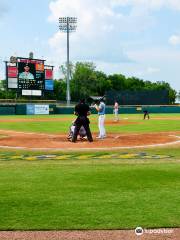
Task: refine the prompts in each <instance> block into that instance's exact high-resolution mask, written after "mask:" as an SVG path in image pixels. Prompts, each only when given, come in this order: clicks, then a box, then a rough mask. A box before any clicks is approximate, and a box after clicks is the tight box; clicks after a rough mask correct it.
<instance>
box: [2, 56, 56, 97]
mask: <svg viewBox="0 0 180 240" xmlns="http://www.w3.org/2000/svg"><path fill="white" fill-rule="evenodd" d="M44 62H45V60H41V59H30V58H21V57H17V58H16V61H14V62H13V63H12V62H6V78H7V87H8V88H9V89H17V90H20V92H21V94H22V95H25V96H42V94H43V93H44V92H45V91H53V90H54V81H53V66H49V65H45V64H44Z"/></svg>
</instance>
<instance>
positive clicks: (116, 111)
mask: <svg viewBox="0 0 180 240" xmlns="http://www.w3.org/2000/svg"><path fill="white" fill-rule="evenodd" d="M118 111H119V104H118V102H117V101H115V103H114V121H115V122H118V121H119V115H118Z"/></svg>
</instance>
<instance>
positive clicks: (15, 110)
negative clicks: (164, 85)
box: [0, 101, 180, 115]
mask: <svg viewBox="0 0 180 240" xmlns="http://www.w3.org/2000/svg"><path fill="white" fill-rule="evenodd" d="M29 105H31V106H32V107H33V106H36V107H37V106H38V107H40V106H42V107H43V106H48V108H49V114H73V113H74V106H71V107H65V106H61V105H60V104H59V103H58V104H55V103H50V102H48V101H43V102H38V103H33V102H30V103H1V104H0V115H26V114H28V110H27V109H28V107H27V106H29ZM144 110H148V111H149V113H180V105H161V106H160V105H156V106H155V105H152V106H151V105H142V106H139V105H138V106H120V107H119V113H120V114H138V113H143V111H144ZM91 112H92V113H93V114H95V113H97V111H96V110H95V108H94V107H91ZM106 113H107V114H112V113H113V106H107V107H106Z"/></svg>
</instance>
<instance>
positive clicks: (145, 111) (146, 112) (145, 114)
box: [143, 109, 150, 120]
mask: <svg viewBox="0 0 180 240" xmlns="http://www.w3.org/2000/svg"><path fill="white" fill-rule="evenodd" d="M143 113H144V120H145V119H146V116H147V118H148V119H150V117H149V112H148V110H147V109H145V110H143Z"/></svg>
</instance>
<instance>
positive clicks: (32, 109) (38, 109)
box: [26, 104, 49, 115]
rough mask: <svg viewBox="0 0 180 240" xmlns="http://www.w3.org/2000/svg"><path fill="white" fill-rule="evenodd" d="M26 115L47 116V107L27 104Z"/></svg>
mask: <svg viewBox="0 0 180 240" xmlns="http://www.w3.org/2000/svg"><path fill="white" fill-rule="evenodd" d="M26 114H27V115H36V114H37V115H38V114H45V115H48V114H49V105H35V104H27V105H26Z"/></svg>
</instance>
